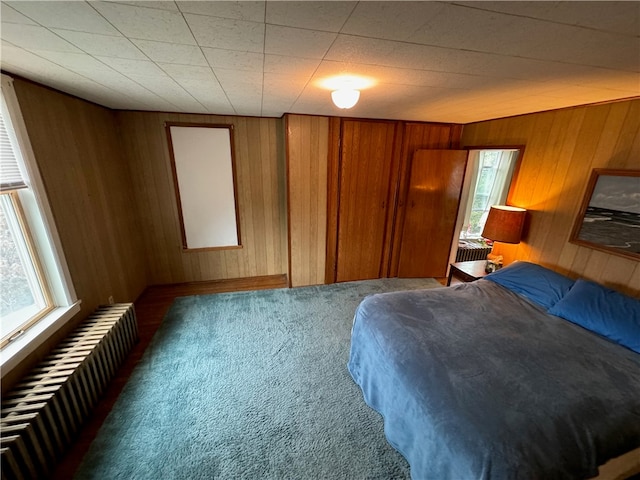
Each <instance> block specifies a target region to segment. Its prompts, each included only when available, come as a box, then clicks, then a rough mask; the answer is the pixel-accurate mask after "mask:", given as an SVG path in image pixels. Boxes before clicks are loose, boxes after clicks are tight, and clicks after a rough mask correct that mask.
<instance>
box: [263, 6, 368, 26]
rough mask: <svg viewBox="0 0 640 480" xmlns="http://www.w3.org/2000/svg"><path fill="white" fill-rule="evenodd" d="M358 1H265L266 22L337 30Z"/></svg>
mask: <svg viewBox="0 0 640 480" xmlns="http://www.w3.org/2000/svg"><path fill="white" fill-rule="evenodd" d="M357 3H358V2H315V1H314V2H289V1H287V2H267V17H266V18H267V20H266V21H267V23H268V24H271V25H281V26H287V27H297V28H305V29H309V30H321V31H324V32H339V31H340V29H341V28H342V26H343V25H344V24H345V22H346V21H347V19H348V18H349V15H350V14H351V12H352V11H353V9H354V7H355V6H356V5H357Z"/></svg>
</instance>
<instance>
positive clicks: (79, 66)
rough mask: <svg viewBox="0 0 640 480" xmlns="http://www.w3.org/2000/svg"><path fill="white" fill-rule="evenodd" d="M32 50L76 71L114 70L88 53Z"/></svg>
mask: <svg viewBox="0 0 640 480" xmlns="http://www.w3.org/2000/svg"><path fill="white" fill-rule="evenodd" d="M32 52H33V53H35V54H36V55H41V56H43V57H45V58H46V59H47V60H49V61H50V62H53V63H55V64H56V65H59V66H61V67H64V68H66V69H68V70H71V71H72V72H76V73H83V72H99V71H113V69H112V68H111V67H110V66H109V65H106V64H104V63H103V62H101V61H99V60H97V59H96V58H94V57H92V56H90V55H87V54H86V53H69V52H41V51H39V50H32Z"/></svg>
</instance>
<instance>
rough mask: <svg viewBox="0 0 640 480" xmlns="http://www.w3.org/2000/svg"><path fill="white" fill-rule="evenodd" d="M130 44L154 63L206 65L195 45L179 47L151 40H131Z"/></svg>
mask: <svg viewBox="0 0 640 480" xmlns="http://www.w3.org/2000/svg"><path fill="white" fill-rule="evenodd" d="M132 42H133V43H134V44H135V45H137V46H138V48H139V49H140V50H142V51H143V52H144V54H145V55H146V56H147V57H149V58H150V59H151V60H153V61H154V62H163V63H176V64H181V65H207V61H206V60H205V58H204V55H202V51H201V50H200V47H198V46H196V45H180V44H177V43H164V42H156V41H153V40H132Z"/></svg>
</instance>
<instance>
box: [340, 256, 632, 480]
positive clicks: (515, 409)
mask: <svg viewBox="0 0 640 480" xmlns="http://www.w3.org/2000/svg"><path fill="white" fill-rule="evenodd" d="M348 369H349V372H350V373H351V376H352V377H353V379H354V380H355V382H356V383H357V384H358V385H359V386H360V388H361V389H362V392H363V396H364V400H365V402H366V403H367V404H368V405H369V406H370V407H372V408H373V409H375V410H377V411H378V412H379V413H380V414H381V415H382V416H383V418H384V430H385V435H386V437H387V440H388V441H389V443H390V444H391V445H392V446H393V447H394V448H395V449H397V450H398V451H399V452H400V453H401V454H402V455H403V456H404V457H405V458H406V459H407V461H408V462H409V465H410V467H411V476H412V478H413V479H415V480H423V479H424V480H427V479H438V480H445V479H455V480H462V479H509V480H515V479H556V478H558V479H560V478H562V479H566V478H591V477H595V476H597V475H598V474H599V470H598V467H599V466H601V465H603V464H605V463H606V462H608V461H609V460H611V459H614V458H616V457H619V456H621V455H623V454H627V457H629V459H630V460H631V463H634V460H635V459H640V450H635V449H638V448H639V447H640V301H638V300H636V299H634V298H631V297H628V296H626V295H622V294H621V293H618V292H615V291H613V290H609V289H607V288H604V287H602V286H600V285H598V284H595V283H592V282H588V281H585V280H578V281H575V282H574V281H573V280H571V279H569V278H567V277H564V276H562V275H559V274H558V273H556V272H553V271H551V270H548V269H546V268H544V267H541V266H539V265H535V264H532V263H528V262H517V263H514V264H513V265H511V266H509V267H505V268H503V269H501V270H499V271H498V272H495V273H494V274H491V275H488V276H487V277H485V279H482V280H478V281H476V282H473V283H466V284H460V285H456V286H454V287H448V288H438V289H433V290H418V291H408V292H393V293H384V294H376V295H372V296H369V297H367V298H366V299H364V300H363V301H362V303H361V304H360V306H359V307H358V309H357V311H356V314H355V317H354V323H353V329H352V339H351V350H350V358H349V363H348ZM629 452H631V453H629ZM639 463H640V462H639ZM627 467H628V465H627V466H625V468H627ZM628 468H631V467H628ZM634 473H637V472H634ZM622 478H624V476H623V477H622Z"/></svg>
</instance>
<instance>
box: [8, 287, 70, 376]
mask: <svg viewBox="0 0 640 480" xmlns="http://www.w3.org/2000/svg"><path fill="white" fill-rule="evenodd" d="M79 311H80V300H78V301H77V302H75V303H73V304H72V305H69V306H68V307H58V308H56V309H54V310H52V311H51V312H49V313H48V314H47V315H46V316H45V317H44V318H42V320H40V321H39V322H38V323H36V324H35V325H33V326H32V327H30V328H28V329H27V330H26V331H25V332H24V333H23V334H22V335H20V336H19V337H17V338H16V339H15V340H12V341H11V342H10V343H9V344H7V345H6V346H5V347H4V348H3V349H2V350H0V369H1V370H2V376H3V377H4V376H5V375H6V374H7V373H8V372H10V371H11V370H13V369H14V368H15V367H16V366H17V365H18V364H19V363H20V362H21V361H23V360H24V359H25V358H27V356H28V355H30V354H31V353H33V352H35V351H36V349H38V347H40V346H41V345H42V344H43V343H44V342H45V341H46V340H47V339H48V338H49V337H51V336H52V335H53V334H54V333H55V332H57V331H58V330H59V329H60V328H61V327H62V326H63V325H64V324H65V323H67V322H68V321H69V320H70V319H71V318H72V317H73V316H74V315H75V314H76V313H78V312H79Z"/></svg>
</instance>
